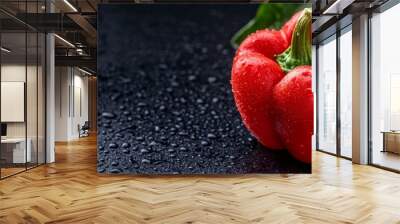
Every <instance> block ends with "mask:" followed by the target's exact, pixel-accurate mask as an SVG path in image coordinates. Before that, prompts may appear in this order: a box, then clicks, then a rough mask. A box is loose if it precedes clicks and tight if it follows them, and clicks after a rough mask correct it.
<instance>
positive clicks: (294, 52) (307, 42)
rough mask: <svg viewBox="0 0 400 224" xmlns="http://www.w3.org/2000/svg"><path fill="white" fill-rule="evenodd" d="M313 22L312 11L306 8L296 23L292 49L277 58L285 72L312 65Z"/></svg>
mask: <svg viewBox="0 0 400 224" xmlns="http://www.w3.org/2000/svg"><path fill="white" fill-rule="evenodd" d="M311 22H312V13H311V9H309V8H306V9H304V10H303V13H302V15H301V16H300V18H299V19H298V21H297V23H296V26H295V28H294V31H293V35H292V42H291V45H290V47H289V48H288V49H286V51H285V52H283V53H282V54H280V55H278V56H277V61H278V63H279V65H280V66H281V68H282V69H283V70H284V71H285V72H289V71H290V70H292V69H293V68H295V67H297V66H299V65H311V60H312V58H311V57H312V56H311Z"/></svg>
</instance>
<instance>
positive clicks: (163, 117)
mask: <svg viewBox="0 0 400 224" xmlns="http://www.w3.org/2000/svg"><path fill="white" fill-rule="evenodd" d="M256 9H257V6H256V5H246V4H240V5H211V4H208V5H101V6H100V7H99V15H98V18H99V21H98V30H99V44H98V46H99V49H98V81H99V83H98V132H99V133H98V172H100V173H134V174H241V173H310V172H311V165H309V164H302V163H300V162H297V161H295V160H294V159H293V158H292V157H291V156H290V155H289V154H288V153H287V152H286V151H280V152H276V151H270V150H268V149H265V148H263V147H262V146H260V145H259V144H258V143H257V141H256V140H255V139H254V138H253V137H251V136H250V134H249V132H248V131H247V130H246V129H245V127H244V126H243V124H242V121H241V119H240V115H239V113H238V112H237V110H236V108H235V104H234V101H233V97H232V93H231V86H230V69H231V63H232V58H233V55H234V52H235V51H234V49H233V48H232V47H231V46H230V43H229V41H230V38H231V37H232V36H233V34H234V33H235V32H236V31H238V30H239V29H240V28H241V27H242V26H243V25H244V24H246V23H247V22H248V21H249V20H250V19H251V18H252V17H253V16H254V15H255V12H256Z"/></svg>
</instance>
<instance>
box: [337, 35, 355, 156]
mask: <svg viewBox="0 0 400 224" xmlns="http://www.w3.org/2000/svg"><path fill="white" fill-rule="evenodd" d="M352 74H353V71H352V33H351V27H350V30H349V31H347V32H346V33H344V34H342V35H341V36H340V122H341V124H340V127H341V130H340V135H341V136H340V144H341V146H340V152H341V155H342V156H345V157H349V158H351V157H352V148H351V144H352V142H351V141H352V138H351V136H352V125H351V124H352Z"/></svg>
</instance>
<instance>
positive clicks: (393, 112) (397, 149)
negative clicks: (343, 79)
mask: <svg viewBox="0 0 400 224" xmlns="http://www.w3.org/2000/svg"><path fill="white" fill-rule="evenodd" d="M398 21H400V4H398V5H396V6H394V7H392V8H390V9H388V10H386V11H384V12H382V13H379V14H375V15H373V17H372V18H371V35H372V37H371V41H372V42H371V98H370V104H371V106H370V108H371V111H370V120H371V126H370V127H371V129H370V137H371V141H372V144H371V153H370V160H371V162H372V164H375V165H378V166H382V167H386V168H389V169H394V170H400V100H399V99H400V67H399V65H398V64H399V62H398V61H399V60H398V58H399V57H398V52H400V45H399V44H398V40H399V39H400V33H399V32H398V30H397V29H393V27H398Z"/></svg>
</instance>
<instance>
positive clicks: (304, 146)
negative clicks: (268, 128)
mask: <svg viewBox="0 0 400 224" xmlns="http://www.w3.org/2000/svg"><path fill="white" fill-rule="evenodd" d="M311 73H312V69H311V66H308V65H306V66H298V67H296V68H295V69H293V70H292V71H290V72H289V73H288V74H286V76H285V77H284V78H283V79H282V80H281V81H280V82H279V83H278V84H277V85H276V86H275V87H274V90H273V102H272V107H273V111H274V112H273V114H274V118H275V120H274V122H275V130H276V131H277V132H278V133H279V136H280V138H281V140H282V141H283V143H284V145H285V147H286V148H287V149H288V150H289V152H290V154H291V155H292V156H293V157H295V158H296V159H298V160H300V161H302V162H305V163H311V141H312V140H311V138H312V134H313V127H314V119H313V117H314V116H313V115H314V108H313V105H314V98H313V93H312V87H311V85H312V84H311V83H312V76H311Z"/></svg>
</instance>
